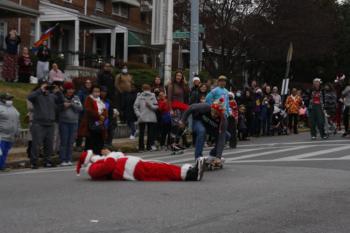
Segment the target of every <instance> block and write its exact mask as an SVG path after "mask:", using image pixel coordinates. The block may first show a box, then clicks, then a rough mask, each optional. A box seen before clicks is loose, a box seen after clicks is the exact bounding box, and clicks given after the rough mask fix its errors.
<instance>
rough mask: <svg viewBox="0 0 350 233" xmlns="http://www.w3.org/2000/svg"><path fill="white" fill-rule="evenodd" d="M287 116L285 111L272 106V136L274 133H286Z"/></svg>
mask: <svg viewBox="0 0 350 233" xmlns="http://www.w3.org/2000/svg"><path fill="white" fill-rule="evenodd" d="M287 117H288V114H287V112H286V111H284V110H282V109H280V108H279V107H277V106H274V109H273V114H272V122H271V135H272V136H274V135H275V133H277V134H278V135H288V127H287Z"/></svg>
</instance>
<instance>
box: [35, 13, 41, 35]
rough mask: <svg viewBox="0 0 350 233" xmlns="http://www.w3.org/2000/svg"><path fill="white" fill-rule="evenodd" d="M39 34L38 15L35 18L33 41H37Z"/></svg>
mask: <svg viewBox="0 0 350 233" xmlns="http://www.w3.org/2000/svg"><path fill="white" fill-rule="evenodd" d="M40 36H41V24H40V20H39V17H37V18H36V19H35V41H38V40H39V39H40Z"/></svg>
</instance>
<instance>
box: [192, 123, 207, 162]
mask: <svg viewBox="0 0 350 233" xmlns="http://www.w3.org/2000/svg"><path fill="white" fill-rule="evenodd" d="M192 130H193V132H194V133H195V134H196V143H195V153H194V156H195V158H196V159H197V158H199V157H201V156H203V147H204V143H205V135H206V129H205V127H204V125H203V123H202V122H201V121H198V120H193V123H192Z"/></svg>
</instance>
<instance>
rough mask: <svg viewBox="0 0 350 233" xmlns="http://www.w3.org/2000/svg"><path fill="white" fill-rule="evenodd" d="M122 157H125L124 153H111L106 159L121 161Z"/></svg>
mask: <svg viewBox="0 0 350 233" xmlns="http://www.w3.org/2000/svg"><path fill="white" fill-rule="evenodd" d="M122 157H125V155H124V154H123V153H122V152H111V153H109V154H108V155H107V157H106V158H113V159H120V158H122Z"/></svg>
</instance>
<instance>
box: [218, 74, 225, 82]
mask: <svg viewBox="0 0 350 233" xmlns="http://www.w3.org/2000/svg"><path fill="white" fill-rule="evenodd" d="M218 81H227V78H226V76H224V75H220V76H219V78H218Z"/></svg>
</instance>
